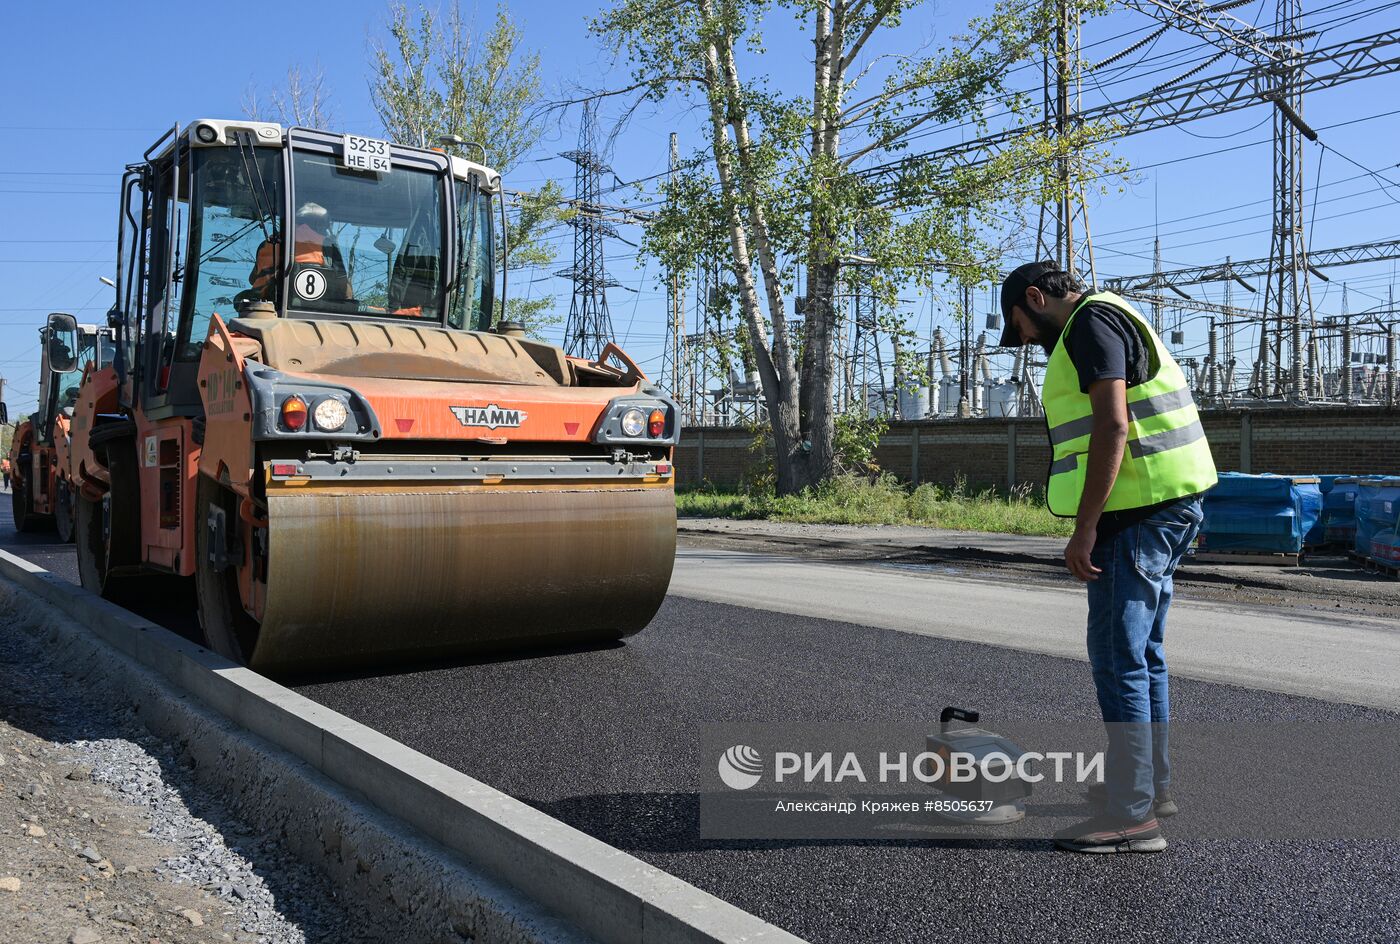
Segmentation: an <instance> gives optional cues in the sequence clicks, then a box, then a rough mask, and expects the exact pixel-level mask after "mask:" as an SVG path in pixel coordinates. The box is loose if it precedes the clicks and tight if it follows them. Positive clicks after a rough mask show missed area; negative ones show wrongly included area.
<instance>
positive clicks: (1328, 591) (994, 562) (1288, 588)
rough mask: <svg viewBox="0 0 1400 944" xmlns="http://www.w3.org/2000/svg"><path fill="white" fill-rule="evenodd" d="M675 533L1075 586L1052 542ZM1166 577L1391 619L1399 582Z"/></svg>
mask: <svg viewBox="0 0 1400 944" xmlns="http://www.w3.org/2000/svg"><path fill="white" fill-rule="evenodd" d="M677 529H678V531H679V533H680V540H681V543H682V544H683V545H685V546H687V547H701V548H716V549H720V550H736V551H757V552H759V553H767V554H777V555H786V556H790V557H801V558H807V559H812V560H827V561H848V562H864V563H872V564H895V565H901V566H911V567H928V568H930V569H933V570H936V571H938V572H942V573H947V574H949V575H951V576H958V577H963V578H967V579H974V580H977V579H981V580H991V581H997V582H1007V581H1012V582H1016V583H1023V582H1028V583H1034V584H1039V585H1042V586H1073V585H1075V581H1074V579H1073V578H1072V577H1070V575H1069V574H1068V573H1067V572H1066V571H1065V567H1064V558H1063V556H1062V555H1063V552H1064V540H1063V539H1061V538H1044V537H1030V536H1025V535H1019V534H987V533H981V532H969V531H944V530H938V529H935V528H916V527H905V526H883V525H870V526H863V525H816V524H789V523H786V522H779V521H736V520H731V519H727V518H681V519H680V520H679V521H678V522H677ZM1176 583H1177V586H1178V588H1179V589H1181V590H1184V591H1186V593H1187V594H1189V596H1190V597H1191V598H1192V599H1196V600H1208V601H1214V602H1219V603H1227V604H1235V605H1240V606H1248V607H1257V608H1261V609H1283V610H1294V611H1299V612H1303V613H1313V614H1318V613H1326V614H1331V615H1338V614H1355V615H1362V616H1380V617H1387V618H1391V619H1400V580H1395V579H1392V578H1389V577H1385V576H1381V575H1377V574H1374V573H1369V572H1367V571H1364V570H1362V569H1361V568H1359V567H1357V566H1356V565H1354V564H1353V563H1351V561H1349V560H1348V559H1347V558H1346V557H1345V556H1344V555H1342V554H1339V553H1329V554H1322V553H1319V554H1314V555H1312V556H1311V557H1308V558H1306V559H1305V560H1304V562H1303V565H1302V566H1299V567H1275V566H1267V565H1246V564H1206V563H1198V562H1196V561H1194V560H1191V559H1189V558H1188V560H1187V561H1186V562H1185V563H1183V564H1182V566H1181V569H1180V570H1178V571H1177V573H1176Z"/></svg>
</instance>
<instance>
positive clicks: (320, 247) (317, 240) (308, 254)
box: [248, 223, 326, 294]
mask: <svg viewBox="0 0 1400 944" xmlns="http://www.w3.org/2000/svg"><path fill="white" fill-rule="evenodd" d="M295 237H296V247H295V255H294V257H293V258H294V259H295V261H296V262H297V263H298V264H300V265H316V266H323V265H325V264H326V237H325V236H322V235H321V234H320V233H318V232H316V230H314V229H312V228H311V227H310V226H307V225H306V224H305V223H298V224H297V228H296V233H295ZM281 251H282V246H281V243H280V240H277V239H267V240H264V241H263V244H262V245H261V246H259V247H258V257H257V260H256V261H255V262H254V263H253V274H252V275H251V276H249V278H248V281H249V283H250V284H251V285H252V286H253V288H255V289H257V290H258V291H259V292H263V293H264V294H265V293H266V291H267V287H268V286H269V285H271V284H272V279H273V278H274V277H275V276H276V275H277V268H278V259H279V257H280V255H281Z"/></svg>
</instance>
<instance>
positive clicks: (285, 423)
mask: <svg viewBox="0 0 1400 944" xmlns="http://www.w3.org/2000/svg"><path fill="white" fill-rule="evenodd" d="M503 192H504V189H503V187H502V183H501V178H500V175H499V174H497V173H496V172H495V171H493V170H492V169H490V168H489V167H485V166H483V165H481V164H478V163H475V162H473V161H471V160H469V159H467V157H465V156H463V155H457V154H449V153H446V152H444V151H437V150H432V149H425V148H418V147H412V146H403V145H398V144H394V143H393V142H387V141H377V140H373V139H367V138H361V137H358V136H356V135H353V134H335V133H332V132H329V131H322V130H316V129H308V128H291V129H288V128H283V127H281V126H280V125H276V124H272V123H269V122H258V121H240V120H233V121H225V120H217V119H200V120H198V121H196V122H194V123H193V124H191V125H188V126H179V125H177V126H176V127H174V128H173V129H172V130H171V131H170V132H168V133H167V134H166V135H164V136H162V137H161V138H160V139H159V140H157V141H156V142H155V143H154V144H153V145H152V146H151V147H150V148H149V149H147V150H146V152H145V153H144V155H143V158H142V160H141V161H140V162H137V163H133V164H130V165H128V167H127V170H126V173H125V174H124V175H123V178H122V188H121V194H122V196H121V202H122V207H123V211H122V214H121V215H120V222H119V230H118V246H117V259H118V266H117V279H116V283H117V284H116V291H115V294H116V307H115V308H114V309H113V310H112V312H111V314H110V315H109V321H110V323H111V325H112V331H113V338H112V342H113V354H114V355H115V356H114V357H113V358H112V359H111V360H110V363H109V362H108V361H107V360H105V359H104V360H103V361H102V363H101V364H100V365H99V366H100V367H102V369H100V370H93V371H88V372H87V374H86V375H85V376H84V379H83V381H82V389H81V390H80V391H79V392H78V394H77V397H76V409H75V412H74V416H73V422H72V426H71V429H72V431H73V435H72V449H71V459H70V461H69V465H71V466H72V467H73V469H74V488H73V489H72V493H73V494H74V495H75V496H76V505H75V512H76V513H75V515H74V517H73V528H74V532H75V535H76V542H77V544H78V563H79V572H80V574H81V575H82V581H83V585H84V586H85V587H88V588H89V589H91V590H93V591H95V592H99V593H102V594H103V595H104V596H107V597H109V598H112V599H123V598H125V597H126V596H127V595H128V594H141V593H148V592H151V591H150V589H149V588H150V587H152V586H154V585H156V582H153V581H150V580H143V579H141V578H142V575H145V574H164V575H166V576H167V577H168V578H171V579H174V580H177V581H190V582H192V583H193V585H194V590H195V598H196V600H197V605H198V611H199V621H200V625H201V627H202V629H203V632H204V637H205V642H206V644H207V645H208V646H210V647H211V648H212V649H214V650H216V651H218V652H220V653H222V654H224V655H225V656H228V657H229V658H230V659H233V660H235V661H237V662H240V663H243V664H246V665H249V666H251V667H252V668H255V669H258V670H260V671H264V672H268V673H274V674H278V675H288V674H302V673H308V672H313V673H314V672H324V671H334V670H340V669H360V670H364V669H370V670H373V669H375V668H378V667H381V666H388V665H390V664H392V663H407V662H416V663H422V662H429V661H441V660H449V659H460V658H470V657H472V656H473V655H474V654H477V653H482V652H486V651H488V650H521V649H526V648H531V647H540V646H553V645H560V644H570V643H576V642H591V641H599V640H612V639H620V638H623V637H626V636H629V635H631V634H633V633H636V632H638V631H639V630H641V629H642V628H643V627H645V626H646V625H647V623H648V622H649V621H650V620H651V619H652V617H653V616H654V615H655V614H656V611H657V609H658V607H659V606H660V605H661V601H662V599H663V598H664V596H665V594H666V589H667V586H668V584H669V582H670V577H671V568H672V565H673V563H674V559H675V548H676V520H675V495H674V488H673V483H674V480H675V479H674V477H675V471H674V467H673V465H672V462H673V461H674V455H675V445H676V439H677V434H678V430H679V426H680V415H679V408H678V406H677V405H676V403H675V402H674V401H673V400H671V399H670V398H669V397H668V396H667V395H666V394H665V393H663V392H662V391H661V390H659V389H657V388H656V387H655V386H653V385H652V384H651V382H650V381H648V379H647V378H646V376H645V375H644V374H643V373H642V371H641V370H640V369H639V368H638V367H637V365H636V363H635V362H633V361H632V360H631V359H629V358H628V357H627V355H626V354H624V353H623V352H622V351H621V350H619V349H618V348H617V347H616V346H614V345H613V344H611V343H603V342H601V341H600V342H598V343H597V347H600V348H601V350H598V349H590V350H587V351H584V352H579V351H576V350H575V351H565V350H563V349H561V348H560V347H559V346H556V345H553V344H547V343H544V342H542V341H539V340H536V339H531V338H529V337H528V336H527V332H526V330H525V329H524V328H523V327H522V326H520V325H517V324H513V323H511V322H509V321H502V320H500V317H501V313H502V312H506V311H509V310H510V309H509V308H508V307H507V305H506V304H505V301H506V300H505V291H504V290H505V283H506V280H507V277H508V273H507V271H506V269H505V268H503V267H502V266H501V261H502V260H503V259H505V258H507V254H506V247H505V246H504V245H503V239H504V236H505V233H504V232H502V231H501V230H500V229H499V227H500V226H501V224H502V222H503V221H504V218H505V217H504V215H503V209H502V199H503ZM175 202H178V203H179V204H180V205H181V210H180V212H181V213H182V214H185V215H186V216H187V218H188V219H191V220H197V221H199V225H197V226H194V225H192V226H184V227H170V226H168V225H165V224H166V219H165V214H166V213H167V212H168V208H169V207H171V206H173V205H174V203H175ZM306 243H315V245H316V252H314V253H312V252H303V251H302V249H303V248H304V244H306ZM70 321H71V319H68V321H63V319H58V320H56V321H55V320H51V325H50V328H51V330H54V331H56V332H57V331H59V330H60V329H64V330H66V331H72V330H73V328H72V325H71V324H69V323H68V322H70ZM580 353H582V354H586V355H588V356H580Z"/></svg>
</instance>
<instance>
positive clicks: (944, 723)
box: [938, 705, 982, 731]
mask: <svg viewBox="0 0 1400 944" xmlns="http://www.w3.org/2000/svg"><path fill="white" fill-rule="evenodd" d="M981 717H982V716H981V715H980V714H978V713H977V712H975V711H973V710H972V709H971V708H954V707H953V706H952V705H949V706H948V707H946V708H944V709H943V711H942V712H940V713H939V715H938V727H939V730H942V731H946V730H948V722H949V721H966V722H969V723H970V724H976V723H977V721H978V719H979V718H981Z"/></svg>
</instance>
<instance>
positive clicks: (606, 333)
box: [554, 102, 619, 357]
mask: <svg viewBox="0 0 1400 944" xmlns="http://www.w3.org/2000/svg"><path fill="white" fill-rule="evenodd" d="M596 107H597V105H596V103H594V102H587V103H585V104H584V106H583V122H582V123H581V124H580V125H579V134H578V148H577V149H576V150H573V151H565V152H564V153H563V154H561V155H560V157H565V158H568V159H569V160H571V161H573V162H574V203H573V206H574V211H575V213H574V217H573V219H571V220H569V225H570V226H572V227H573V228H574V262H573V265H572V266H570V267H569V268H567V269H561V270H560V271H558V272H556V273H554V274H555V275H557V276H561V277H563V278H566V279H569V280H570V281H572V282H573V283H574V292H573V297H572V299H571V300H570V302H569V318H568V321H566V322H565V323H564V350H565V352H567V353H569V354H573V355H575V356H578V357H596V356H597V355H598V354H599V353H600V352H601V351H602V350H603V346H604V345H605V344H607V343H608V342H609V341H611V340H612V339H613V326H612V316H611V315H610V314H609V313H608V292H607V290H608V289H610V288H615V287H617V285H618V284H619V283H618V282H617V281H616V280H614V279H612V278H610V277H609V276H608V272H607V266H606V264H605V260H604V256H603V241H604V239H605V238H606V237H616V236H617V229H616V228H615V227H614V226H613V225H612V224H611V223H609V222H607V221H606V220H605V219H604V213H605V208H604V207H603V206H602V205H601V204H600V203H599V200H598V198H599V191H600V190H601V189H602V187H601V179H602V176H603V174H605V173H608V174H610V173H612V168H611V167H609V166H608V165H607V164H606V163H604V161H603V158H602V157H601V156H600V155H599V154H598V152H597V149H596V144H595V140H594V137H595V136H594V130H593V122H594V117H595V116H594V111H595V110H596Z"/></svg>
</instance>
